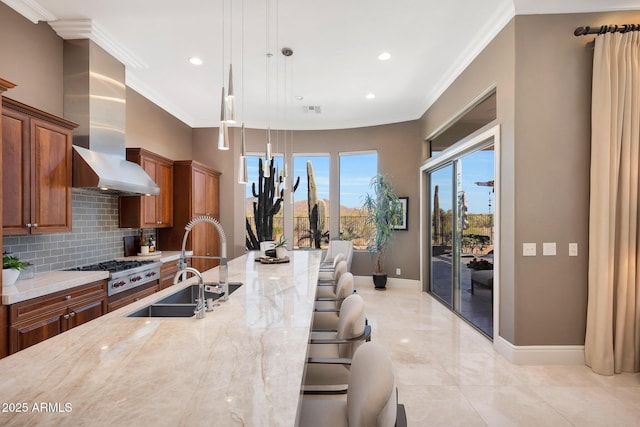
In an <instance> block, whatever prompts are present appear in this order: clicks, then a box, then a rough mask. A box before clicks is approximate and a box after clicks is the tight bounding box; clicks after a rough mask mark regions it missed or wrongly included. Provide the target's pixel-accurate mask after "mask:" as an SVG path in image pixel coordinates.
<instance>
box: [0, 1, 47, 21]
mask: <svg viewBox="0 0 640 427" xmlns="http://www.w3.org/2000/svg"><path fill="white" fill-rule="evenodd" d="M2 3H4V4H6V5H7V6H9V7H10V8H11V9H13V10H15V11H16V12H18V13H19V14H20V15H22V16H24V17H25V18H27V19H28V20H29V21H31V22H33V23H34V24H37V23H38V22H40V21H53V20H55V19H58V18H56V16H55V15H54V14H53V13H51V12H49V11H48V10H47V9H45V8H44V7H42V6H41V5H40V4H39V3H38V2H37V1H35V0H2Z"/></svg>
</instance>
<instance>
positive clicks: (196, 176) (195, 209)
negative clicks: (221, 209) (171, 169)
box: [191, 168, 208, 216]
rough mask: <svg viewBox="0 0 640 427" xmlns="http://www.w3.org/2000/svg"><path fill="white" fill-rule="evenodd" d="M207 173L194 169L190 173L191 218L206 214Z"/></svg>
mask: <svg viewBox="0 0 640 427" xmlns="http://www.w3.org/2000/svg"><path fill="white" fill-rule="evenodd" d="M207 175H208V174H207V173H206V172H204V171H201V170H199V169H196V168H194V169H193V172H192V177H191V179H192V183H191V198H192V199H191V200H192V206H191V209H192V213H193V216H201V215H206V214H207V192H206V188H207Z"/></svg>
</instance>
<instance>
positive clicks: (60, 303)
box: [9, 280, 107, 324]
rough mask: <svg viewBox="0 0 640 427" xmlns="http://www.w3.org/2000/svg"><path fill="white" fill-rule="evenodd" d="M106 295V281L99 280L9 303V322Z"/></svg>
mask: <svg viewBox="0 0 640 427" xmlns="http://www.w3.org/2000/svg"><path fill="white" fill-rule="evenodd" d="M106 296H107V281H106V280H100V281H97V282H92V283H88V284H86V285H82V286H78V287H75V288H71V289H67V290H64V291H59V292H55V293H53V294H49V295H43V296H41V297H37V298H32V299H30V300H27V301H22V302H18V303H15V304H12V305H11V309H10V312H9V322H10V323H12V324H13V323H15V322H20V321H23V320H26V319H29V318H32V317H34V316H40V315H43V314H45V313H48V312H50V311H54V310H59V309H65V308H66V307H67V306H69V305H70V304H74V303H76V302H81V301H84V300H88V299H100V298H106Z"/></svg>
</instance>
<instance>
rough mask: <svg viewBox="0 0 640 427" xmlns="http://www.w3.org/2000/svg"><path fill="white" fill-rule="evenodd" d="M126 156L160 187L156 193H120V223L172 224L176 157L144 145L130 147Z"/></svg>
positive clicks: (145, 226)
mask: <svg viewBox="0 0 640 427" xmlns="http://www.w3.org/2000/svg"><path fill="white" fill-rule="evenodd" d="M127 160H129V161H131V162H134V163H137V164H139V165H140V166H142V169H144V171H145V172H146V173H147V175H149V176H150V177H151V179H153V181H154V182H155V183H156V184H158V187H160V194H158V195H157V196H132V197H120V227H121V228H124V227H127V228H166V227H172V226H173V161H172V160H169V159H167V158H165V157H162V156H159V155H157V154H155V153H152V152H151V151H148V150H145V149H144V148H127Z"/></svg>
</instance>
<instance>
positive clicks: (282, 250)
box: [276, 246, 287, 259]
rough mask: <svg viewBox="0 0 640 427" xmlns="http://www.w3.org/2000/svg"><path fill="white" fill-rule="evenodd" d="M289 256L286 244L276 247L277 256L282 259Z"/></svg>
mask: <svg viewBox="0 0 640 427" xmlns="http://www.w3.org/2000/svg"><path fill="white" fill-rule="evenodd" d="M286 256H287V248H285V247H284V246H278V247H277V248H276V258H279V259H282V258H284V257H286Z"/></svg>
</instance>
